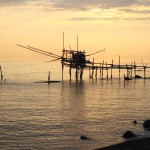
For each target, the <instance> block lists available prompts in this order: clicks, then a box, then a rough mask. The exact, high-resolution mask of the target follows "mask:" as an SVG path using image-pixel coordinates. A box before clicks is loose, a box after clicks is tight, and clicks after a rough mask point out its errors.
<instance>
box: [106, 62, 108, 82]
mask: <svg viewBox="0 0 150 150" xmlns="http://www.w3.org/2000/svg"><path fill="white" fill-rule="evenodd" d="M106 70H107V80H108V68H107V62H106Z"/></svg>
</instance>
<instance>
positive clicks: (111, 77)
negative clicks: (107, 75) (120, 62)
mask: <svg viewBox="0 0 150 150" xmlns="http://www.w3.org/2000/svg"><path fill="white" fill-rule="evenodd" d="M112 69H113V59H112V66H111V79H112Z"/></svg>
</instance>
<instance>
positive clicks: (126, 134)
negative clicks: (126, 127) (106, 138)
mask: <svg viewBox="0 0 150 150" xmlns="http://www.w3.org/2000/svg"><path fill="white" fill-rule="evenodd" d="M122 137H124V138H133V137H136V135H135V134H134V133H133V132H132V131H126V132H125V133H124V134H123V136H122Z"/></svg>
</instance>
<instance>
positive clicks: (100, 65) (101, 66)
mask: <svg viewBox="0 0 150 150" xmlns="http://www.w3.org/2000/svg"><path fill="white" fill-rule="evenodd" d="M101 74H102V64H101V63H100V78H101Z"/></svg>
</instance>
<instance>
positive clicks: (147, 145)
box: [96, 137, 150, 150]
mask: <svg viewBox="0 0 150 150" xmlns="http://www.w3.org/2000/svg"><path fill="white" fill-rule="evenodd" d="M96 150H150V137H147V138H139V139H135V140H130V141H126V142H123V143H119V144H115V145H112V146H108V147H104V148H98V149H96Z"/></svg>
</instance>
